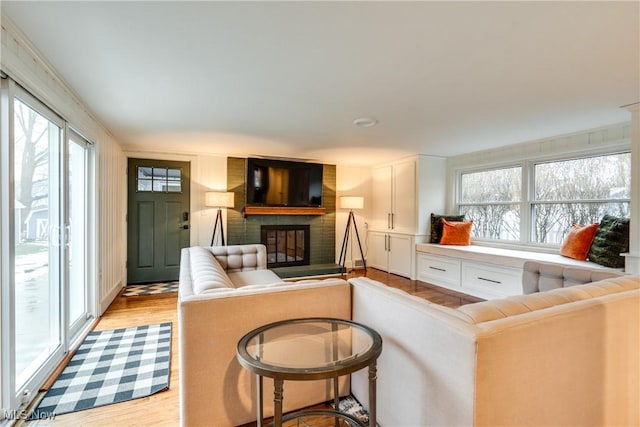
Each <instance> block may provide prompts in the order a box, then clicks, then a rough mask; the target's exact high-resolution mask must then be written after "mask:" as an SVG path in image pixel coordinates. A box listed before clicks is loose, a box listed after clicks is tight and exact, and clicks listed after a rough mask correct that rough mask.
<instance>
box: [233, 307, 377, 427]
mask: <svg viewBox="0 0 640 427" xmlns="http://www.w3.org/2000/svg"><path fill="white" fill-rule="evenodd" d="M381 352H382V338H381V337H380V335H379V334H378V333H377V332H376V331H374V330H373V329H371V328H369V327H367V326H365V325H362V324H359V323H356V322H352V321H349V320H343V319H333V318H305V319H292V320H283V321H280V322H275V323H270V324H268V325H265V326H262V327H259V328H257V329H254V330H253V331H251V332H249V333H248V334H246V335H245V336H244V337H242V338H241V339H240V341H239V342H238V347H237V357H238V361H239V362H240V364H241V365H242V366H243V367H244V368H246V369H247V370H249V371H250V372H252V373H254V374H256V375H257V378H258V387H257V390H258V396H257V398H258V402H257V403H258V405H257V407H258V425H262V377H268V378H273V379H274V387H275V392H274V409H275V413H274V425H276V426H278V425H280V423H281V422H282V382H283V381H284V380H295V381H308V380H318V379H327V378H333V379H334V403H335V408H337V407H338V405H337V403H338V398H339V396H338V377H339V376H341V375H347V374H350V373H352V372H355V371H358V370H360V369H362V368H365V367H367V366H368V367H369V406H370V408H369V412H370V414H369V418H370V421H372V422H375V380H376V360H377V358H378V356H380V353H381ZM371 425H375V424H371Z"/></svg>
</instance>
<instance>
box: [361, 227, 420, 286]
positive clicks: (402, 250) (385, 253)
mask: <svg viewBox="0 0 640 427" xmlns="http://www.w3.org/2000/svg"><path fill="white" fill-rule="evenodd" d="M414 242H415V240H414V236H412V235H409V234H399V233H385V232H382V231H372V232H370V233H369V258H368V264H369V266H370V267H373V268H377V269H379V270H384V271H388V272H389V273H393V274H398V275H400V276H405V277H411V276H412V274H411V271H412V269H413V258H414V255H413V254H414V251H415V244H414Z"/></svg>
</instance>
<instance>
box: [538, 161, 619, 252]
mask: <svg viewBox="0 0 640 427" xmlns="http://www.w3.org/2000/svg"><path fill="white" fill-rule="evenodd" d="M630 181H631V154H630V153H621V154H610V155H606V156H595V157H585V158H581V159H571V160H565V161H556V162H549V163H539V164H536V165H535V166H534V188H535V190H534V191H535V200H534V202H533V204H532V218H533V224H534V227H533V229H532V236H531V239H532V241H533V242H536V243H549V244H556V245H558V244H560V243H561V242H562V239H563V238H564V235H565V234H566V232H567V231H568V230H569V228H570V227H571V225H573V224H593V223H596V222H599V221H600V219H601V218H602V217H603V216H604V215H605V214H609V215H614V216H620V217H627V216H629V198H630V189H631V183H630Z"/></svg>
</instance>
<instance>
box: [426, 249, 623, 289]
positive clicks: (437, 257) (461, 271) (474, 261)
mask: <svg viewBox="0 0 640 427" xmlns="http://www.w3.org/2000/svg"><path fill="white" fill-rule="evenodd" d="M526 261H538V262H545V263H552V264H558V265H562V266H567V267H579V268H589V269H594V270H599V269H602V270H605V271H607V270H608V271H621V270H620V269H612V268H608V267H603V266H601V265H599V264H596V263H593V262H589V261H578V260H574V259H571V258H567V257H563V256H562V255H559V254H550V253H541V252H531V251H522V250H515V249H503V248H492V247H488V246H479V245H470V246H451V245H439V244H433V243H418V244H416V278H417V279H418V280H421V281H423V282H428V283H432V284H434V285H437V286H442V287H444V288H447V289H451V290H455V291H457V292H462V293H466V294H469V295H473V296H476V297H479V298H484V299H494V298H502V297H506V296H509V295H521V294H523V289H522V272H523V266H524V263H525V262H526Z"/></svg>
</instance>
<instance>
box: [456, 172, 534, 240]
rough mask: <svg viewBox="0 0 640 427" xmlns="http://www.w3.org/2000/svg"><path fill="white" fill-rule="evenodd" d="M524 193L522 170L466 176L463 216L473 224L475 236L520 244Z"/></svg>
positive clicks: (462, 186)
mask: <svg viewBox="0 0 640 427" xmlns="http://www.w3.org/2000/svg"><path fill="white" fill-rule="evenodd" d="M521 193H522V168H521V167H519V166H518V167H510V168H504V169H494V170H489V171H482V172H472V173H465V174H463V175H462V179H461V197H460V213H464V214H465V219H466V220H467V221H473V236H474V237H479V238H484V239H496V240H498V239H500V240H519V239H520V205H519V203H520V200H521V198H522V195H521Z"/></svg>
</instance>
